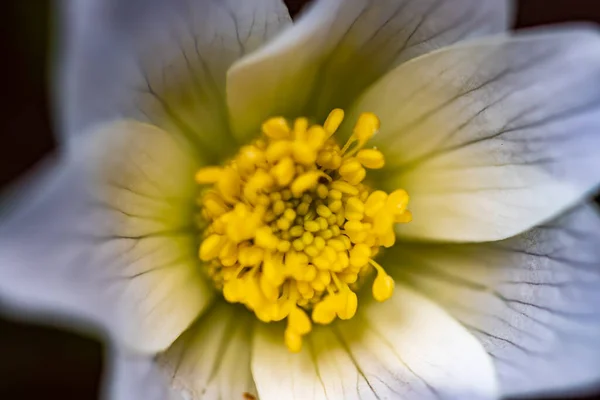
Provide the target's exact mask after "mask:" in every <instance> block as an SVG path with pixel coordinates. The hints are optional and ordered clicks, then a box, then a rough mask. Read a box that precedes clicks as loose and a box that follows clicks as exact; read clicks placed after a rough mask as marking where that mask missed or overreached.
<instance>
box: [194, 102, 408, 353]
mask: <svg viewBox="0 0 600 400" xmlns="http://www.w3.org/2000/svg"><path fill="white" fill-rule="evenodd" d="M343 118H344V112H343V111H342V110H340V109H335V110H333V111H332V112H331V113H330V114H329V116H328V118H327V120H326V121H325V123H324V124H323V125H322V126H321V125H309V123H308V120H307V119H306V118H298V119H296V120H295V121H294V124H293V126H292V127H290V125H289V123H288V121H287V120H286V119H284V118H282V117H276V118H271V119H269V120H267V121H266V122H265V123H264V124H263V125H262V136H261V137H260V138H259V139H257V140H256V141H254V142H253V143H252V144H250V145H247V146H244V147H242V148H241V149H240V151H239V153H238V154H237V155H236V157H235V158H234V159H233V160H231V161H229V162H228V163H227V164H226V165H225V166H223V167H206V168H203V169H201V170H199V171H198V172H197V174H196V181H197V183H199V184H201V185H208V186H209V187H207V188H206V190H204V191H203V192H202V194H201V195H200V197H199V204H200V207H201V214H202V215H201V216H202V220H203V221H205V222H206V226H205V227H204V232H203V236H202V243H201V245H200V254H199V256H200V259H201V260H202V261H205V262H206V263H207V266H208V267H207V268H208V274H209V276H210V277H211V278H212V280H213V281H214V283H215V285H216V287H217V288H218V289H220V290H222V292H223V296H224V297H225V299H226V300H227V301H228V302H231V303H242V304H244V305H245V306H246V307H247V308H248V309H250V310H252V311H253V312H254V313H255V314H256V316H257V318H258V319H260V320H261V321H264V322H271V321H280V320H283V319H286V318H287V328H286V330H285V335H284V339H285V344H286V346H287V347H288V349H289V350H290V351H293V352H298V351H300V349H301V347H302V336H304V335H306V334H307V333H309V332H310V331H311V329H312V323H313V322H314V323H318V324H329V323H331V322H332V321H333V320H334V319H335V318H336V317H337V318H340V319H350V318H352V317H353V316H354V314H355V313H356V308H357V302H358V299H357V296H356V293H355V292H356V290H357V288H358V287H359V286H360V283H361V282H362V281H363V280H364V279H365V278H366V276H367V275H368V274H369V273H370V272H371V271H372V270H373V269H375V270H376V272H377V276H376V278H375V279H374V281H373V287H372V292H373V297H374V298H375V300H377V301H384V300H387V299H389V298H390V297H391V296H392V293H393V290H394V281H393V279H392V278H391V277H390V276H389V275H387V274H386V272H385V271H384V269H383V268H382V267H381V266H380V265H379V264H377V263H376V262H375V261H373V257H375V256H376V255H377V253H378V251H379V248H380V247H381V246H383V247H390V246H392V245H393V244H394V241H395V234H394V228H393V226H394V224H396V223H406V222H409V221H410V220H411V214H410V212H409V211H407V209H406V207H407V205H408V200H409V197H408V194H407V193H406V192H405V191H404V190H396V191H394V192H392V193H390V194H387V193H385V192H383V191H380V190H376V191H372V190H371V189H369V187H368V186H366V185H365V184H363V180H364V178H365V176H366V169H378V168H382V167H383V166H384V163H385V160H384V157H383V155H382V153H381V152H380V151H378V150H377V149H367V148H364V146H365V144H366V142H367V141H368V140H369V139H370V138H371V137H372V136H373V135H374V134H375V133H377V131H378V129H379V119H378V118H377V117H376V116H375V115H374V114H371V113H363V114H361V115H360V117H359V119H358V121H357V123H356V125H355V127H354V132H353V135H352V136H351V137H350V139H349V140H348V141H347V143H346V144H345V145H344V146H343V147H340V146H339V145H338V144H337V142H336V141H335V139H334V137H333V135H334V133H335V131H336V130H337V129H338V127H339V126H340V124H341V123H342V120H343ZM309 315H310V317H309Z"/></svg>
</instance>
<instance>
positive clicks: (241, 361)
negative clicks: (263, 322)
mask: <svg viewBox="0 0 600 400" xmlns="http://www.w3.org/2000/svg"><path fill="white" fill-rule="evenodd" d="M253 318H254V317H253V316H252V315H250V313H248V312H247V311H246V310H244V309H243V308H241V307H238V306H234V305H232V304H219V305H217V306H215V307H213V308H212V309H211V310H210V311H209V312H208V313H207V314H205V315H204V316H202V317H201V318H200V319H199V320H198V321H197V322H196V323H195V324H194V325H193V326H192V327H191V328H190V329H189V330H188V331H187V332H185V333H184V334H183V335H182V336H181V337H180V338H179V339H178V340H177V341H176V342H175V343H174V344H173V346H171V347H170V348H169V349H168V350H167V351H166V352H165V353H164V354H161V355H160V356H159V358H158V362H159V364H160V366H161V369H162V370H163V371H162V372H163V374H165V375H167V376H168V378H169V380H170V381H171V386H172V388H173V389H174V390H175V391H176V392H178V393H180V394H181V395H182V396H183V397H184V398H185V399H186V400H199V399H205V400H212V399H243V398H244V393H247V394H250V395H253V396H256V388H255V387H254V381H253V379H252V374H251V372H250V350H251V344H250V341H251V339H252V331H253V328H252V324H253V323H254V322H255V321H254V319H253Z"/></svg>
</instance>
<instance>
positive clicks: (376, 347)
mask: <svg viewBox="0 0 600 400" xmlns="http://www.w3.org/2000/svg"><path fill="white" fill-rule="evenodd" d="M361 306H362V305H361ZM252 373H253V376H254V379H255V382H256V387H257V389H258V393H259V395H260V398H261V400H275V399H277V400H279V399H283V398H285V399H315V400H316V399H330V400H333V399H348V400H353V399H356V400H358V399H363V400H365V399H388V398H389V399H392V398H393V399H396V398H402V399H408V400H410V399H415V400H417V399H419V400H420V399H442V398H444V399H445V398H457V399H458V398H460V399H493V398H496V396H497V387H496V380H495V375H494V370H493V367H492V363H491V360H490V359H489V358H488V357H487V355H486V354H485V352H484V350H483V348H482V347H481V345H480V344H479V343H478V342H477V340H476V339H475V338H474V337H473V336H471V335H470V334H469V333H468V332H467V331H466V330H465V329H464V328H463V327H462V326H461V325H460V324H459V323H458V322H456V321H455V320H454V319H452V318H451V317H450V316H449V315H448V314H446V313H445V312H443V311H442V309H441V308H439V307H438V306H436V305H435V304H434V303H432V302H431V301H429V300H427V299H426V298H425V297H423V296H422V295H420V294H418V293H416V292H415V291H413V290H412V289H408V288H406V287H404V286H402V285H398V287H397V290H396V292H395V294H394V296H393V297H392V298H391V299H390V300H388V301H387V302H385V303H371V304H369V305H367V306H365V307H362V308H360V309H359V312H358V314H357V315H356V317H355V318H353V319H351V320H349V321H344V322H342V323H339V324H336V325H334V326H326V327H317V329H315V330H314V331H313V332H311V334H310V335H308V336H307V337H306V340H305V344H304V347H303V350H302V351H301V353H299V354H291V353H290V352H289V351H288V350H287V349H286V348H285V346H282V345H281V332H277V329H272V327H270V326H265V325H262V324H261V325H258V326H257V332H256V336H255V338H254V347H253V352H252Z"/></svg>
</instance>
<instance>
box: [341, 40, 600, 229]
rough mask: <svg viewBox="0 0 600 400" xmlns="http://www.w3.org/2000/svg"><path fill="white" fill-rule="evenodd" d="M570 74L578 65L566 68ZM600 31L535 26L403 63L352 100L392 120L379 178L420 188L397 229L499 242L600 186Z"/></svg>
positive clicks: (384, 126)
mask: <svg viewBox="0 0 600 400" xmlns="http://www.w3.org/2000/svg"><path fill="white" fill-rule="evenodd" d="M566 71H568V73H567V72H566ZM599 81H600V35H598V32H597V31H596V30H592V29H583V28H580V29H562V30H555V31H554V32H545V31H542V32H540V31H533V32H530V33H527V34H521V35H517V36H515V37H497V38H493V39H485V40H480V41H472V42H470V43H469V44H463V45H457V46H455V47H451V48H447V49H444V50H440V51H437V52H435V53H431V54H429V55H426V56H423V57H420V58H418V59H415V60H413V61H411V62H409V63H406V64H404V65H401V66H400V67H398V68H397V69H395V70H394V71H392V72H390V73H389V74H388V75H387V76H385V77H384V78H383V79H382V80H380V81H379V82H377V83H376V84H375V85H373V86H372V87H371V88H370V89H369V90H368V91H367V92H366V93H365V95H364V96H363V97H362V98H361V99H360V100H359V101H358V102H357V104H355V106H353V110H352V112H351V113H350V115H349V117H348V118H349V119H351V120H352V119H353V118H355V116H356V115H357V114H358V113H360V112H362V111H365V110H368V111H371V112H374V113H376V114H377V115H378V116H379V118H380V119H381V130H380V133H379V134H378V135H376V136H375V137H374V138H373V139H372V140H371V141H370V142H369V143H372V144H373V145H374V146H377V147H378V148H379V149H380V150H381V151H382V152H383V153H384V154H385V156H386V167H385V168H384V169H383V170H381V175H380V183H381V184H382V186H383V187H384V188H389V189H394V188H398V187H402V188H404V189H406V190H407V191H408V192H409V193H410V195H411V205H410V207H411V211H412V213H413V215H414V220H413V222H411V223H410V224H405V225H402V227H401V229H398V230H397V233H398V234H400V235H403V236H410V237H413V238H419V239H429V240H447V241H488V240H499V239H504V238H507V237H510V236H513V235H516V234H519V233H521V232H523V231H525V230H527V229H530V228H532V227H533V226H534V225H536V224H538V223H540V222H542V221H546V220H548V219H551V218H553V217H554V216H556V215H558V214H559V213H560V212H562V211H564V210H565V209H567V208H569V207H571V206H572V205H573V204H575V203H576V202H577V201H579V200H581V199H582V198H583V197H584V196H586V195H587V194H589V193H590V192H592V191H593V190H594V189H595V188H596V187H597V186H598V184H599V183H600V175H599V174H598V173H597V171H598V170H600V157H598V154H597V152H598V150H597V149H599V148H600V86H599V85H596V84H592V82H599Z"/></svg>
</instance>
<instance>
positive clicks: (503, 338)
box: [382, 206, 600, 396]
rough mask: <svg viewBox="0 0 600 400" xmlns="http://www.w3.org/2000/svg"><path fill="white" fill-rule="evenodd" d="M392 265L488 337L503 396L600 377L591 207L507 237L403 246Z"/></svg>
mask: <svg viewBox="0 0 600 400" xmlns="http://www.w3.org/2000/svg"><path fill="white" fill-rule="evenodd" d="M382 262H384V263H385V262H386V261H385V260H383V261H382ZM393 265H396V266H397V269H396V270H394V273H395V275H396V276H397V277H398V278H400V279H402V280H404V281H406V282H408V283H410V284H412V285H414V286H415V287H416V288H417V289H419V290H421V291H422V292H423V293H425V294H426V295H428V296H430V297H431V298H432V299H435V300H436V301H438V303H439V304H440V305H442V306H444V307H445V308H446V309H447V310H448V311H449V312H450V313H452V315H454V316H455V317H456V318H458V319H459V320H460V321H461V322H462V323H463V324H464V325H465V326H466V327H467V328H468V329H470V330H471V332H473V334H474V335H476V336H477V337H478V338H479V339H481V342H482V343H483V345H484V346H485V348H486V349H487V350H488V352H489V353H490V354H491V355H492V357H493V359H494V361H495V364H496V367H497V370H498V373H499V379H500V383H501V389H502V391H503V395H505V396H516V395H524V394H528V395H530V394H533V393H539V392H546V391H559V390H565V389H568V388H576V387H577V386H581V385H586V384H587V385H589V384H592V383H595V384H597V383H598V382H600V215H599V214H598V213H597V212H596V211H595V210H594V209H592V207H591V206H585V207H581V208H579V209H576V210H574V211H571V212H570V213H569V214H567V215H565V216H563V217H561V218H559V219H558V220H556V221H553V222H551V223H548V224H546V225H543V226H540V227H538V228H535V229H533V230H531V231H529V232H527V233H524V234H522V235H520V236H517V237H515V238H512V239H508V240H505V241H501V242H495V243H491V244H478V245H476V244H473V245H445V246H442V245H416V244H413V245H410V244H404V245H402V246H398V247H397V248H395V250H393V251H392V252H391V253H390V254H389V259H388V262H387V264H386V266H387V267H388V268H387V270H388V271H391V268H390V266H393Z"/></svg>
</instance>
